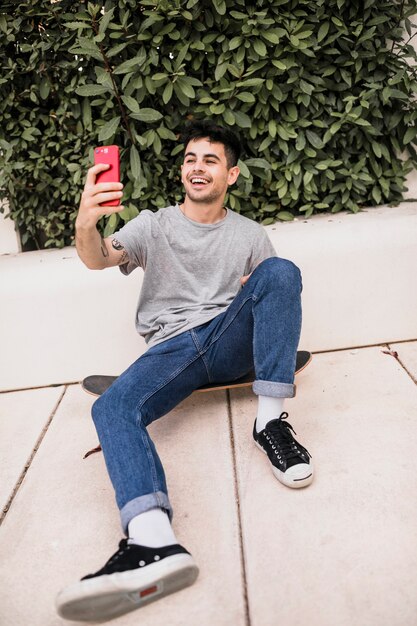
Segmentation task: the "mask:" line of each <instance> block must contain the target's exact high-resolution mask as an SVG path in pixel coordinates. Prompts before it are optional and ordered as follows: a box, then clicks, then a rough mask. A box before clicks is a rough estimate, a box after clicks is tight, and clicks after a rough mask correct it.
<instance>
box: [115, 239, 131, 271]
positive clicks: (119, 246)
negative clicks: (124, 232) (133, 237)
mask: <svg viewBox="0 0 417 626" xmlns="http://www.w3.org/2000/svg"><path fill="white" fill-rule="evenodd" d="M111 245H112V247H113V248H114V249H115V250H117V251H118V252H121V253H122V255H121V257H120V259H119V265H123V263H125V262H126V261H127V258H128V254H127V252H126V250H125V249H124V247H123V246H122V244H121V243H120V241H117V239H112V242H111Z"/></svg>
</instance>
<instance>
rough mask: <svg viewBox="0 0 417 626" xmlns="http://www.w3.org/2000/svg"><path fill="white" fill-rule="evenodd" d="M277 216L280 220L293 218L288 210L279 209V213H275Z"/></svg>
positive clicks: (285, 220) (286, 220)
mask: <svg viewBox="0 0 417 626" xmlns="http://www.w3.org/2000/svg"><path fill="white" fill-rule="evenodd" d="M277 218H278V219H279V220H281V221H282V222H292V221H293V219H294V215H293V214H292V213H290V212H289V211H280V212H279V213H277ZM291 228H292V227H291Z"/></svg>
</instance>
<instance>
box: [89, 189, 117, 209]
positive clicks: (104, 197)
mask: <svg viewBox="0 0 417 626" xmlns="http://www.w3.org/2000/svg"><path fill="white" fill-rule="evenodd" d="M122 196H123V192H122V191H106V192H105V193H96V194H94V195H93V196H92V197H91V201H92V205H93V206H97V205H99V204H101V203H102V202H110V201H111V200H119V199H120V198H121V197H122Z"/></svg>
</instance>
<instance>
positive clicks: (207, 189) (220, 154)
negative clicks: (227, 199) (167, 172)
mask: <svg viewBox="0 0 417 626" xmlns="http://www.w3.org/2000/svg"><path fill="white" fill-rule="evenodd" d="M238 176H239V168H238V167H237V166H235V167H231V168H229V167H228V165H227V159H226V155H225V152H224V145H223V144H222V143H212V142H210V141H209V140H208V139H194V140H192V141H190V142H189V144H188V145H187V146H186V148H185V156H184V163H183V164H182V166H181V180H182V183H183V185H184V188H185V193H186V195H187V196H188V198H189V199H190V200H192V201H193V202H201V203H205V204H211V203H213V202H216V201H217V200H220V201H221V202H223V198H224V196H225V195H226V191H227V188H228V186H229V185H232V184H233V183H234V182H235V181H236V179H237V177H238Z"/></svg>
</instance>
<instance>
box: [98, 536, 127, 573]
mask: <svg viewBox="0 0 417 626" xmlns="http://www.w3.org/2000/svg"><path fill="white" fill-rule="evenodd" d="M129 548H130V545H129V543H128V540H127V539H122V540H121V541H120V542H119V548H118V550H117V551H116V552H115V553H114V554H113V555H112V556H111V557H110V558H109V560H108V561H107V563H106V565H105V566H104V567H108V566H109V565H114V563H116V561H117V560H118V559H119V557H121V556H123V554H124V553H125V552H126V551H127V550H129Z"/></svg>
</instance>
